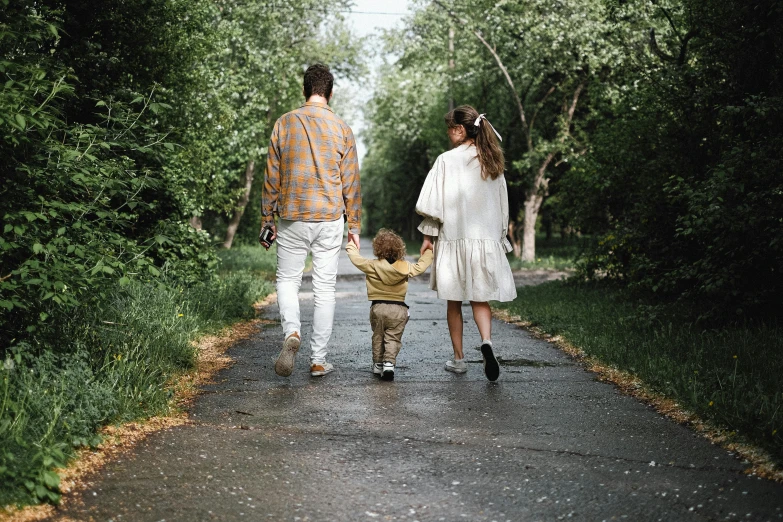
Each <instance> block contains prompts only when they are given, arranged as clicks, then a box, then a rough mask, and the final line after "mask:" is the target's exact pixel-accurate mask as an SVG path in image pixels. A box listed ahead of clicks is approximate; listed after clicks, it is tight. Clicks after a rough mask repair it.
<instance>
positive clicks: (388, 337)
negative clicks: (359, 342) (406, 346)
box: [370, 303, 409, 364]
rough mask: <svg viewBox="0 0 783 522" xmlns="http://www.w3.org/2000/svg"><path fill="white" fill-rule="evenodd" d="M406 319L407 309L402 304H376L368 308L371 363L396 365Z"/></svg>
mask: <svg viewBox="0 0 783 522" xmlns="http://www.w3.org/2000/svg"><path fill="white" fill-rule="evenodd" d="M408 318H409V316H408V308H407V307H406V306H403V305H402V304H388V303H376V304H374V305H372V306H371V307H370V326H371V327H372V362H374V363H379V362H390V363H393V364H396V362H397V354H398V353H400V348H401V347H402V332H404V331H405V325H406V324H408Z"/></svg>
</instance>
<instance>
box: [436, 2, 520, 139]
mask: <svg viewBox="0 0 783 522" xmlns="http://www.w3.org/2000/svg"><path fill="white" fill-rule="evenodd" d="M433 3H434V4H435V5H437V6H439V7H440V8H441V9H443V10H444V11H446V13H447V14H448V15H449V16H450V17H452V18H453V19H454V20H456V21H457V22H459V23H460V24H462V25H463V26H465V27H467V28H468V30H469V31H470V32H472V33H473V34H474V35H475V36H476V38H478V39H479V41H480V42H481V43H482V44H484V47H486V48H487V50H488V51H489V52H490V54H492V56H493V58H495V61H496V62H497V64H498V67H499V68H500V70H501V72H502V73H503V76H504V77H505V78H506V83H508V86H509V87H510V88H511V94H513V96H514V101H515V102H516V104H517V110H519V119H520V120H521V121H522V130H523V131H524V133H525V137H526V138H527V140H526V141H527V146H528V150H532V149H533V140H532V136H531V134H530V129H529V127H528V124H527V118H526V117H525V108H524V105H523V104H522V100H521V99H520V98H519V94H517V89H516V87H515V86H514V81H513V80H512V79H511V75H510V74H509V73H508V69H506V66H505V65H504V64H503V60H502V59H501V58H500V55H498V53H497V51H496V50H495V48H494V47H492V46H491V45H490V44H489V42H487V41H486V40H485V39H484V37H483V36H481V33H480V32H478V31H477V30H475V29H472V28H470V27H469V26H468V22H466V21H465V20H463V19H462V18H460V17H458V16H457V15H456V14H455V13H454V11H452V10H451V9H449V8H448V7H446V6H445V5H443V3H441V2H440V1H439V0H433Z"/></svg>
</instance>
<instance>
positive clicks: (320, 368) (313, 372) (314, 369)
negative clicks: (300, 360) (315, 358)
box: [310, 362, 334, 377]
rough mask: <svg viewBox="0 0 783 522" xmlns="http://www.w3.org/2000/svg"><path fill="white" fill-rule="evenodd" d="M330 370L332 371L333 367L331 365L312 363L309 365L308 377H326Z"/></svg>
mask: <svg viewBox="0 0 783 522" xmlns="http://www.w3.org/2000/svg"><path fill="white" fill-rule="evenodd" d="M332 370H334V366H332V364H331V363H328V362H322V363H313V364H311V365H310V376H311V377H320V376H321V375H326V374H327V373H330V372H331V371H332Z"/></svg>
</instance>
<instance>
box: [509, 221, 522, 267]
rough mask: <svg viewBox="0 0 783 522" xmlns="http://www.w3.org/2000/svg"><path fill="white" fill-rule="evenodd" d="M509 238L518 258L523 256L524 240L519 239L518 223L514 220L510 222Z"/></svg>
mask: <svg viewBox="0 0 783 522" xmlns="http://www.w3.org/2000/svg"><path fill="white" fill-rule="evenodd" d="M508 239H509V241H510V242H511V247H512V248H513V249H514V257H516V258H517V259H518V258H520V257H522V242H521V241H520V240H519V233H518V232H517V224H516V223H515V222H514V221H510V222H509V223H508Z"/></svg>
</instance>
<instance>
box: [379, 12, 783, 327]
mask: <svg viewBox="0 0 783 522" xmlns="http://www.w3.org/2000/svg"><path fill="white" fill-rule="evenodd" d="M781 26H783V5H781V4H780V2H776V1H774V0H758V1H752V2H745V1H731V0H729V1H723V0H720V1H718V0H709V1H706V2H704V1H690V0H656V1H655V2H634V1H617V0H590V1H587V2H582V1H579V2H577V1H571V0H561V1H556V2H551V1H539V0H520V1H518V2H508V3H496V2H491V1H481V0H471V1H469V2H463V1H455V0H443V1H433V2H419V4H418V11H417V14H416V15H415V16H413V17H412V18H411V19H410V20H408V22H407V24H406V27H405V29H404V30H402V31H399V32H396V33H390V34H389V35H388V36H387V39H386V42H387V46H388V48H389V49H390V50H392V51H394V52H395V53H397V55H398V56H399V57H400V58H399V60H397V61H396V62H394V63H392V64H389V65H388V66H387V67H386V69H385V74H384V76H383V78H382V80H381V82H380V85H379V87H378V90H377V93H376V98H375V100H374V102H373V104H372V107H371V117H370V121H371V126H370V129H369V132H368V137H369V140H370V142H371V143H370V147H369V150H370V154H369V156H368V158H367V160H366V162H365V170H364V176H365V179H366V181H365V187H366V197H365V199H366V201H367V214H368V222H369V225H370V227H371V228H373V229H375V228H378V227H380V226H389V225H391V226H394V227H395V228H397V229H399V230H401V231H404V232H406V233H408V234H409V235H414V228H415V225H416V216H415V215H414V213H413V206H414V203H415V200H416V194H417V191H418V187H420V186H421V183H422V182H423V178H424V176H425V175H426V172H427V171H428V168H429V166H430V165H431V164H432V162H433V160H434V158H435V157H436V156H437V155H438V154H439V153H441V152H443V151H444V150H445V149H446V145H447V142H446V139H445V127H444V124H443V119H442V116H443V114H444V113H445V112H446V111H447V110H448V107H449V104H450V103H456V104H462V103H468V104H471V105H474V106H476V108H478V109H479V112H486V113H487V114H488V117H489V118H490V120H491V121H492V123H493V124H494V125H495V127H497V128H498V130H499V131H500V132H501V134H502V135H503V137H504V142H503V144H504V147H505V150H506V153H507V159H508V165H507V173H506V176H507V179H508V180H509V182H510V197H511V208H512V219H514V220H515V222H516V223H515V225H516V226H515V230H514V232H513V237H512V240H513V242H514V243H515V253H516V255H517V256H520V257H521V258H523V259H525V260H528V261H532V260H533V259H534V258H535V244H534V242H535V230H536V228H539V229H540V228H542V227H543V228H545V229H546V228H549V229H550V230H551V227H552V225H553V224H554V225H555V226H557V225H559V228H560V229H562V230H565V231H567V232H571V233H579V234H583V235H587V236H589V237H590V238H591V242H590V244H591V245H592V246H591V247H590V248H588V249H587V250H586V251H585V252H584V254H583V255H582V257H581V260H580V263H579V266H580V270H581V273H582V274H583V275H585V276H587V277H601V278H605V277H609V278H611V279H612V280H615V281H618V282H622V284H623V285H624V286H626V287H629V288H632V289H636V290H638V291H640V292H642V293H645V294H652V295H654V296H657V299H664V300H669V299H679V300H684V301H687V302H688V303H690V304H689V307H690V306H692V308H691V310H693V312H694V314H695V316H702V317H712V318H718V317H721V318H725V317H730V318H739V319H743V318H747V317H753V316H758V315H768V314H769V313H770V312H771V311H772V310H773V309H774V308H773V307H774V305H775V304H776V303H775V301H776V300H779V296H780V295H781V292H783V273H782V271H783V262H782V261H781V260H782V259H783V255H782V254H783V250H782V249H783V191H782V189H783V176H781V174H780V173H781V161H782V157H783V126H781V125H780V124H779V121H780V117H781V110H782V109H783V99H782V98H781V94H782V93H781V88H782V87H781V72H783V32H781V31H780V30H779V28H780V27H781ZM449 49H453V51H450V50H449ZM477 219H478V217H477Z"/></svg>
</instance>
